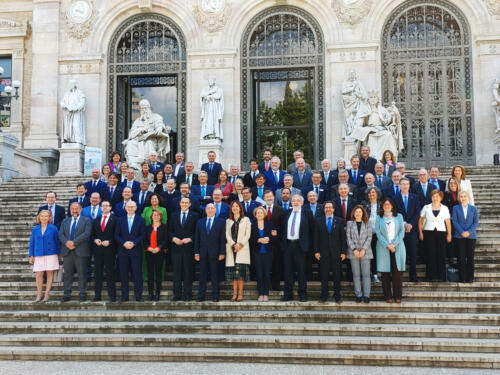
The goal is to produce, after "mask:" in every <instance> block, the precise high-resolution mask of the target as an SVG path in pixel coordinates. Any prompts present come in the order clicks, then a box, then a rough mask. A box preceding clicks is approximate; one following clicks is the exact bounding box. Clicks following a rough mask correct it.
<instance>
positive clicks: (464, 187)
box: [451, 165, 474, 206]
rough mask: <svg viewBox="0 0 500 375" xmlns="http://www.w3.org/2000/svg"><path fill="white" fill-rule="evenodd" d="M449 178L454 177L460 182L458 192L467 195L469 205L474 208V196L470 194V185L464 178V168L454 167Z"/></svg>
mask: <svg viewBox="0 0 500 375" xmlns="http://www.w3.org/2000/svg"><path fill="white" fill-rule="evenodd" d="M451 177H455V178H456V179H457V180H458V181H459V182H460V191H466V192H467V193H468V194H469V204H471V205H473V206H474V194H472V185H471V183H470V180H468V179H467V178H466V174H465V168H464V167H463V166H461V165H455V166H454V167H453V168H452V169H451Z"/></svg>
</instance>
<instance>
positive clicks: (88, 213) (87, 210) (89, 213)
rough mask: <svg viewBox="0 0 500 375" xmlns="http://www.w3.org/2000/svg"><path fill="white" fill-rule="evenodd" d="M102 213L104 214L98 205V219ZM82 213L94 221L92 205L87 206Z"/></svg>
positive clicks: (96, 216)
mask: <svg viewBox="0 0 500 375" xmlns="http://www.w3.org/2000/svg"><path fill="white" fill-rule="evenodd" d="M101 214H102V210H101V206H97V212H96V215H95V218H96V219H97V218H98V217H99V216H101ZM80 215H82V216H85V217H88V218H89V219H90V221H91V222H92V223H93V222H94V218H93V217H92V206H87V207H85V208H84V209H83V210H82V212H81V213H80Z"/></svg>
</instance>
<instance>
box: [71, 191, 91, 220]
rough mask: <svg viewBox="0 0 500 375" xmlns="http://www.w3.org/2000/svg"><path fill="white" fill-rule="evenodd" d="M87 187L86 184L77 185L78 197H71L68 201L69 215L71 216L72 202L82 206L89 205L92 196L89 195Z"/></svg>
mask: <svg viewBox="0 0 500 375" xmlns="http://www.w3.org/2000/svg"><path fill="white" fill-rule="evenodd" d="M86 193H87V189H86V188H85V184H82V183H80V184H78V185H76V197H74V198H71V199H70V200H69V203H68V217H70V216H71V212H70V210H69V208H70V207H71V203H73V202H77V203H79V204H80V206H82V207H87V206H88V205H89V204H90V198H89V196H87V194H86Z"/></svg>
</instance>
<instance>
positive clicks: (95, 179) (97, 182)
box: [85, 168, 106, 197]
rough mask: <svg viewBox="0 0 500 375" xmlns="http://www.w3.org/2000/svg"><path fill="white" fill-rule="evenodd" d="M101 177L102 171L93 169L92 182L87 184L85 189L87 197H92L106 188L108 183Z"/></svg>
mask: <svg viewBox="0 0 500 375" xmlns="http://www.w3.org/2000/svg"><path fill="white" fill-rule="evenodd" d="M100 177H101V171H100V170H99V168H92V180H90V181H87V182H86V183H85V189H87V191H86V192H85V194H86V195H87V197H90V195H91V194H92V193H94V192H97V193H99V192H100V191H101V190H102V189H104V188H105V187H106V183H105V182H104V181H102V180H101V179H100Z"/></svg>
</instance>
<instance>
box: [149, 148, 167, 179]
mask: <svg viewBox="0 0 500 375" xmlns="http://www.w3.org/2000/svg"><path fill="white" fill-rule="evenodd" d="M163 168H165V164H163V163H162V162H161V161H158V154H157V153H156V151H151V152H150V153H149V172H150V173H152V174H155V173H156V171H162V170H163Z"/></svg>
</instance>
